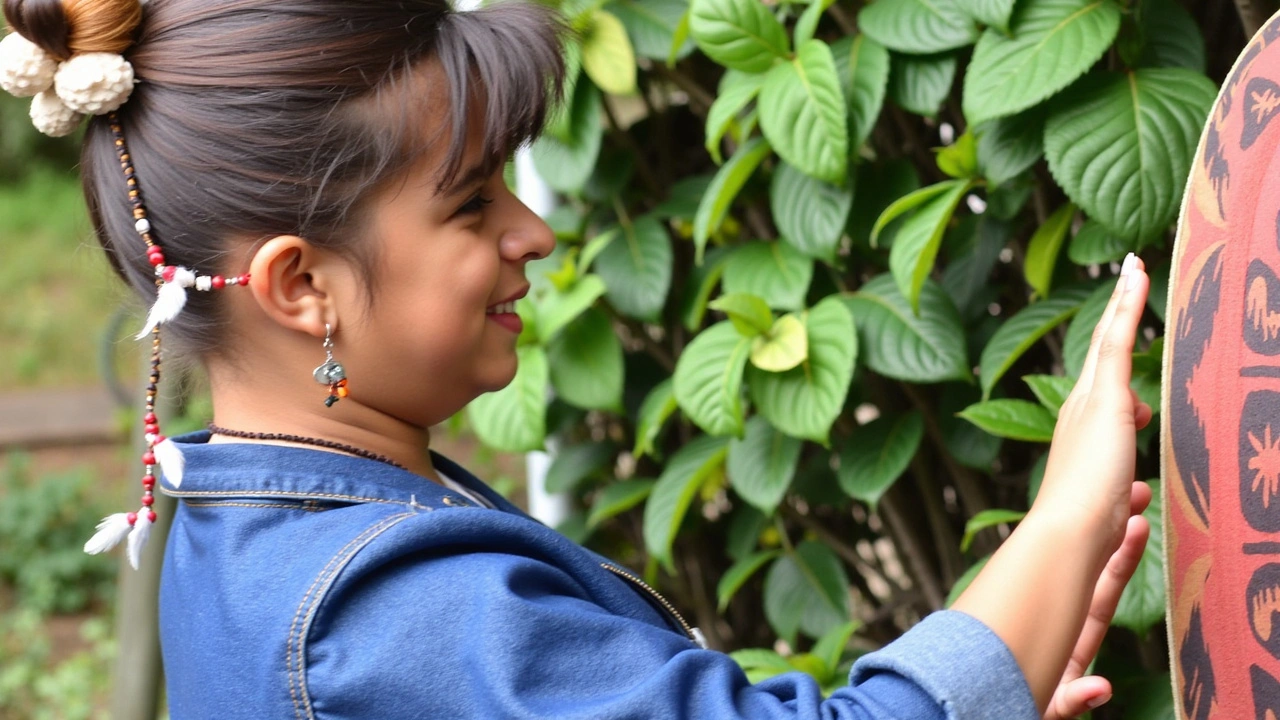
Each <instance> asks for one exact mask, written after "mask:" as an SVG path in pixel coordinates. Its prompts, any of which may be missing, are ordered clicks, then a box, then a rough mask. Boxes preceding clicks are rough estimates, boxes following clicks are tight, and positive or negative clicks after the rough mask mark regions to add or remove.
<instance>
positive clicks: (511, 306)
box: [484, 300, 516, 315]
mask: <svg viewBox="0 0 1280 720" xmlns="http://www.w3.org/2000/svg"><path fill="white" fill-rule="evenodd" d="M515 311H516V303H515V301H514V300H513V301H511V302H504V303H498V304H497V305H494V306H493V307H491V308H489V309H487V310H485V311H484V314H485V315H508V314H512V313H514V312H515Z"/></svg>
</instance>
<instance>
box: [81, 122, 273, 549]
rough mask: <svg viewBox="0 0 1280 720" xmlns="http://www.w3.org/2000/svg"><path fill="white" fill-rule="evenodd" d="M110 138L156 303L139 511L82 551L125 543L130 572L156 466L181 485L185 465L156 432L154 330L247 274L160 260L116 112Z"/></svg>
mask: <svg viewBox="0 0 1280 720" xmlns="http://www.w3.org/2000/svg"><path fill="white" fill-rule="evenodd" d="M107 121H108V122H109V123H110V126H111V133H112V135H113V137H114V143H115V149H116V155H117V156H118V157H119V159H120V169H121V171H122V172H123V173H124V178H125V183H126V185H127V186H128V189H129V203H130V204H131V205H132V206H133V218H134V229H135V230H137V232H138V235H140V236H141V237H142V241H143V242H144V243H146V246H147V260H148V262H150V263H151V265H152V267H154V268H155V274H156V281H155V282H156V287H157V293H156V295H157V298H156V303H155V305H153V306H152V308H151V312H150V313H148V316H147V326H146V327H145V328H143V330H142V332H140V333H138V336H137V339H139V340H141V339H142V338H144V337H147V336H148V335H150V336H151V373H150V375H149V376H148V382H147V400H146V410H145V413H146V414H145V415H144V416H143V418H142V422H143V433H144V435H143V437H144V439H145V440H146V447H147V450H146V452H144V453H143V455H142V465H143V476H142V507H141V508H140V509H139V510H138V511H136V512H129V513H116V514H114V515H110V516H108V517H106V518H104V519H103V520H102V522H100V523H98V528H97V533H95V534H94V536H93V537H92V538H91V539H90V540H89V542H87V543H85V546H84V550H85V552H87V553H90V554H97V553H101V552H106V551H107V550H110V549H111V548H113V547H115V546H116V545H118V544H120V543H121V542H122V541H124V540H125V539H128V548H127V550H128V556H129V564H131V565H132V566H133V568H134V569H135V570H136V569H137V568H138V562H139V560H140V558H141V557H142V549H143V548H144V547H145V546H146V544H147V540H148V539H149V538H150V535H151V525H152V524H154V523H155V521H156V512H155V510H152V509H151V507H152V505H153V504H154V503H155V492H154V491H155V486H156V472H155V468H156V465H157V464H158V465H160V467H161V470H162V471H163V472H164V476H165V477H166V478H168V480H169V482H170V483H172V484H173V486H174V487H175V488H176V487H180V486H181V485H182V473H183V469H184V465H185V461H184V459H183V456H182V451H181V450H180V449H179V448H178V446H177V444H175V443H174V442H173V440H172V439H170V438H167V437H165V436H164V435H163V434H161V432H160V421H159V419H158V418H157V417H156V394H157V393H158V392H159V388H160V366H161V362H160V326H161V325H162V324H164V323H166V322H169V321H170V320H173V319H174V318H176V317H177V316H178V314H179V313H181V312H182V308H183V306H185V305H186V301H187V289H188V288H192V287H194V288H195V289H196V290H198V291H201V292H209V291H212V290H221V289H223V288H225V287H228V286H235V285H240V286H245V285H248V284H249V275H247V274H246V275H239V276H236V277H230V278H224V277H222V276H221V275H200V274H198V273H196V272H195V271H193V270H190V269H188V268H185V267H182V266H180V265H170V264H168V263H167V262H166V260H165V255H164V249H163V248H162V247H161V246H160V244H159V242H157V241H156V237H155V233H154V231H153V229H152V227H151V221H150V220H149V219H148V218H147V207H146V204H145V203H144V202H143V200H142V188H141V187H140V186H139V184H138V176H137V171H136V170H135V169H134V166H133V158H132V157H131V156H130V154H129V146H128V145H127V144H126V142H125V138H124V128H123V126H122V125H121V123H120V117H119V115H118V114H117V113H115V112H111V113H108V114H107Z"/></svg>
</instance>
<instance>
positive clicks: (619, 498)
mask: <svg viewBox="0 0 1280 720" xmlns="http://www.w3.org/2000/svg"><path fill="white" fill-rule="evenodd" d="M653 485H654V481H653V480H647V479H633V480H623V481H622V482H616V483H613V484H612V485H609V486H608V487H606V488H605V489H603V490H601V491H600V494H598V495H596V498H595V501H594V502H593V503H591V513H590V514H589V515H587V527H588V528H595V527H596V526H598V525H599V524H600V523H602V522H604V521H605V520H608V519H609V518H611V517H616V516H618V515H621V514H622V513H624V512H626V511H628V510H630V509H631V508H633V507H635V506H637V505H639V504H640V503H642V502H644V500H645V498H647V497H649V494H650V493H652V492H653Z"/></svg>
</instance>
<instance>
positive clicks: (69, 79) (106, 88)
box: [53, 52, 134, 115]
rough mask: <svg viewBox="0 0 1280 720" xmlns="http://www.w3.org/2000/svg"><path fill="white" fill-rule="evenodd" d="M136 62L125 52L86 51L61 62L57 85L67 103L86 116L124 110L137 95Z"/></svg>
mask: <svg viewBox="0 0 1280 720" xmlns="http://www.w3.org/2000/svg"><path fill="white" fill-rule="evenodd" d="M133 80H134V77H133V65H130V64H129V61H128V60H125V59H124V57H123V56H121V55H114V54H112V53H103V52H96V53H83V54H81V55H75V56H73V57H72V58H71V59H70V60H67V61H66V62H63V63H62V64H60V65H58V71H57V72H56V73H54V76H53V87H54V89H55V90H56V91H57V93H58V97H60V98H62V102H64V103H66V106H67V107H69V108H71V109H72V110H75V111H76V112H78V113H83V114H85V115H103V114H106V113H109V112H111V111H113V110H118V109H120V106H121V105H124V104H125V102H126V101H127V100H128V99H129V96H130V95H132V94H133Z"/></svg>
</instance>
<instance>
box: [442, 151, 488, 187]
mask: <svg viewBox="0 0 1280 720" xmlns="http://www.w3.org/2000/svg"><path fill="white" fill-rule="evenodd" d="M489 167H490V163H488V162H485V161H483V160H482V161H480V162H476V163H473V164H472V165H471V166H470V167H468V168H467V169H466V170H465V171H463V172H461V173H457V174H456V175H454V178H453V179H452V180H451V181H450V182H448V183H441V185H440V194H442V195H454V194H456V193H458V192H460V191H461V190H462V189H463V188H465V187H468V186H470V185H474V184H475V183H477V182H479V181H481V180H484V179H485V178H487V177H488V176H489Z"/></svg>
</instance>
